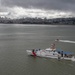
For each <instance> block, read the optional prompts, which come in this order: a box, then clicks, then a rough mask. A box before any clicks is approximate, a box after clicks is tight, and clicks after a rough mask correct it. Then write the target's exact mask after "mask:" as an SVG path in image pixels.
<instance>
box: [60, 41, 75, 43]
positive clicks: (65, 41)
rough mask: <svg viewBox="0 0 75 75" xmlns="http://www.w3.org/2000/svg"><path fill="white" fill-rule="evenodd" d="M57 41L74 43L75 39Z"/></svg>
mask: <svg viewBox="0 0 75 75" xmlns="http://www.w3.org/2000/svg"><path fill="white" fill-rule="evenodd" d="M59 42H67V43H75V41H70V40H59Z"/></svg>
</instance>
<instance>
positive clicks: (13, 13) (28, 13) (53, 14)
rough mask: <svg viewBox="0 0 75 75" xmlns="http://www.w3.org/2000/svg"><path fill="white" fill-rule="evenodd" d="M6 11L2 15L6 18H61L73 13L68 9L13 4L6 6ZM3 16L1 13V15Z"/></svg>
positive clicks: (70, 15)
mask: <svg viewBox="0 0 75 75" xmlns="http://www.w3.org/2000/svg"><path fill="white" fill-rule="evenodd" d="M7 10H8V12H4V13H3V14H4V16H5V17H8V18H12V19H13V18H23V17H24V18H26V17H32V18H35V17H37V18H61V17H72V16H74V13H72V12H68V11H66V12H65V11H58V10H45V9H35V8H23V7H18V6H15V7H13V8H7ZM2 16H3V15H2Z"/></svg>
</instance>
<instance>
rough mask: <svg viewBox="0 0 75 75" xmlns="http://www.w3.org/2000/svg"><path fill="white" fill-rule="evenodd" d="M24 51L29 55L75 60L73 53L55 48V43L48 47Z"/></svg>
mask: <svg viewBox="0 0 75 75" xmlns="http://www.w3.org/2000/svg"><path fill="white" fill-rule="evenodd" d="M26 51H27V53H28V55H31V56H38V57H46V58H55V59H58V60H61V59H63V60H71V61H75V57H74V53H72V52H66V51H63V50H60V49H56V48H55V44H52V45H51V47H50V48H46V49H32V50H26Z"/></svg>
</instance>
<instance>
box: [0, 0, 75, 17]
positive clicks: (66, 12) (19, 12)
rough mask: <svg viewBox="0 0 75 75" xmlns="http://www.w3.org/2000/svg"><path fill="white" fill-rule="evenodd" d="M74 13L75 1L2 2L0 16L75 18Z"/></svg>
mask: <svg viewBox="0 0 75 75" xmlns="http://www.w3.org/2000/svg"><path fill="white" fill-rule="evenodd" d="M74 12H75V0H0V15H1V16H3V15H7V16H9V17H10V18H11V17H14V18H16V17H23V16H25V17H27V16H28V17H37V16H38V17H40V16H41V17H43V18H44V17H47V18H50V17H53V18H54V17H61V16H64V17H65V16H66V17H67V16H75V15H74ZM14 15H15V16H14Z"/></svg>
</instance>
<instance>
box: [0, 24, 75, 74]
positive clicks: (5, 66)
mask: <svg viewBox="0 0 75 75" xmlns="http://www.w3.org/2000/svg"><path fill="white" fill-rule="evenodd" d="M57 38H59V39H61V40H67V41H69V42H59V43H56V47H57V48H59V49H63V50H64V51H71V52H74V53H75V43H74V42H75V26H72V25H61V26H59V25H35V24H34V25H31V24H0V75H75V62H73V61H66V60H61V61H58V60H56V59H48V58H39V57H31V56H28V55H27V53H26V49H35V48H42V49H45V48H47V47H50V45H51V43H53V42H54V40H55V39H57ZM70 41H71V42H70ZM72 41H73V43H72Z"/></svg>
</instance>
